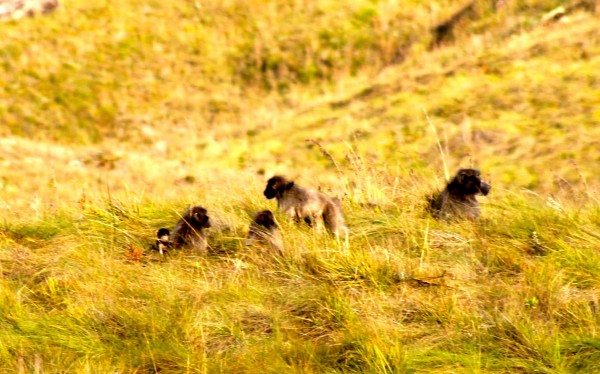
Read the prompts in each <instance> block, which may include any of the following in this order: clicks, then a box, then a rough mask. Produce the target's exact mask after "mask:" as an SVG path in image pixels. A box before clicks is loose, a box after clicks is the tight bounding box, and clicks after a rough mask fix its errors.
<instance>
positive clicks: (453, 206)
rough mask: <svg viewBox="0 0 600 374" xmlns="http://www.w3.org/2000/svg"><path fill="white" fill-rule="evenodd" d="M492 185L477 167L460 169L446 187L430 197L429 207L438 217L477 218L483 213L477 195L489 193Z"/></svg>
mask: <svg viewBox="0 0 600 374" xmlns="http://www.w3.org/2000/svg"><path fill="white" fill-rule="evenodd" d="M491 188H492V186H490V185H489V184H487V183H486V182H485V181H484V180H483V179H481V173H480V172H479V170H476V169H460V170H459V171H458V173H456V176H455V177H454V178H453V179H452V180H451V181H450V182H449V183H448V184H447V185H446V188H445V189H444V190H443V191H442V192H440V193H437V194H435V195H433V196H430V197H429V199H428V200H429V209H430V210H431V213H432V214H433V215H434V216H435V217H438V218H446V217H457V218H468V219H477V218H478V217H479V214H480V213H481V211H480V208H479V202H478V201H477V198H476V196H477V195H484V196H485V195H487V194H488V193H489V192H490V189H491Z"/></svg>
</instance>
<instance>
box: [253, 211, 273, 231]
mask: <svg viewBox="0 0 600 374" xmlns="http://www.w3.org/2000/svg"><path fill="white" fill-rule="evenodd" d="M254 222H256V224H257V225H260V226H263V227H265V228H266V229H268V230H274V229H276V228H277V224H276V223H275V217H273V213H272V212H271V211H270V210H261V211H260V212H258V213H256V216H255V217H254Z"/></svg>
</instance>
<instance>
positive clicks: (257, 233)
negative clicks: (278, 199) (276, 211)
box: [246, 210, 283, 253]
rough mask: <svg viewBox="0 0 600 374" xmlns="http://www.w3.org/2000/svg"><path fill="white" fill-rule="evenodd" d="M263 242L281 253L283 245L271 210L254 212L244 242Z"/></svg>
mask: <svg viewBox="0 0 600 374" xmlns="http://www.w3.org/2000/svg"><path fill="white" fill-rule="evenodd" d="M254 243H257V244H265V245H267V246H268V247H269V249H271V250H272V251H275V252H278V253H281V250H282V248H283V245H282V243H281V234H280V232H279V226H278V225H277V223H276V222H275V217H274V216H273V212H271V211H270V210H261V211H259V212H256V214H254V217H252V223H251V224H250V230H249V232H248V238H247V240H246V244H248V245H251V244H254Z"/></svg>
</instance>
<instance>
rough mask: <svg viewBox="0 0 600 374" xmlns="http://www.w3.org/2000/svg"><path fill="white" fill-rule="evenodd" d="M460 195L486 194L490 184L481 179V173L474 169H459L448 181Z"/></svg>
mask: <svg viewBox="0 0 600 374" xmlns="http://www.w3.org/2000/svg"><path fill="white" fill-rule="evenodd" d="M450 186H452V187H453V188H454V189H455V190H456V192H458V193H460V194H461V195H477V194H482V195H484V196H485V195H487V194H488V193H489V192H490V189H491V188H492V186H490V185H489V184H487V183H486V182H485V181H484V180H483V179H481V173H480V172H479V170H476V169H461V170H459V171H458V173H457V174H456V176H455V177H454V180H452V182H451V183H450Z"/></svg>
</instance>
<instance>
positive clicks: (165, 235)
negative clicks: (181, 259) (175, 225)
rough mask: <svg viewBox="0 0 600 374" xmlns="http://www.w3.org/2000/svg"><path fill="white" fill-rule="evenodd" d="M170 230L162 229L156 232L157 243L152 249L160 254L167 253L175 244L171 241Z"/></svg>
mask: <svg viewBox="0 0 600 374" xmlns="http://www.w3.org/2000/svg"><path fill="white" fill-rule="evenodd" d="M169 235H170V232H169V229H165V228H164V227H163V228H160V229H158V231H156V243H154V245H153V246H152V249H153V250H155V251H159V252H160V254H161V255H162V254H164V253H166V252H167V251H168V250H169V249H171V247H172V246H173V243H172V242H171V240H170V239H169Z"/></svg>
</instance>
